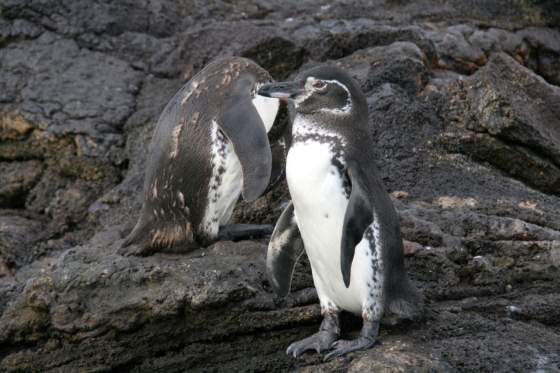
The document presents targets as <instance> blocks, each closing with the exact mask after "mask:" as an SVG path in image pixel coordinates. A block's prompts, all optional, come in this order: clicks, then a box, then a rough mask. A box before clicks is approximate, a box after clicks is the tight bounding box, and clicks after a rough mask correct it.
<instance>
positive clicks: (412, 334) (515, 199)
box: [0, 0, 560, 372]
mask: <svg viewBox="0 0 560 373" xmlns="http://www.w3.org/2000/svg"><path fill="white" fill-rule="evenodd" d="M552 3H553V2H551V1H547V0H544V1H533V2H519V1H510V0H501V1H497V2H480V1H469V2H464V1H455V0H446V1H437V2H435V1H433V0H425V1H422V2H413V1H407V0H389V1H373V2H361V3H358V2H344V1H334V2H331V3H329V4H322V5H320V4H319V5H318V4H316V3H314V2H305V1H298V0H286V1H285V2H282V3H272V2H263V1H260V0H247V1H243V2H234V3H230V2H227V1H221V0H219V1H216V2H211V3H208V2H188V3H181V2H176V1H172V0H154V1H149V2H134V1H130V0H118V1H113V2H103V3H97V2H94V3H91V4H90V3H88V4H85V3H84V2H83V1H81V0H73V1H52V0H45V1H41V2H37V1H30V0H4V1H3V4H2V12H1V15H0V66H1V67H2V75H1V76H0V180H1V181H0V201H2V202H1V204H2V206H10V208H11V209H10V210H7V209H2V210H0V330H1V331H2V332H1V333H0V370H1V371H8V372H12V371H14V372H15V371H61V372H74V371H166V372H179V371H181V372H182V371H185V370H189V371H191V370H192V371H218V370H219V371H293V370H308V371H323V372H334V371H556V370H558V363H559V361H560V360H559V359H560V358H559V352H558V343H557V341H558V340H559V339H560V334H559V330H558V312H557V311H556V310H558V305H559V304H558V289H559V288H560V276H559V270H560V244H559V243H560V213H559V211H560V199H559V193H558V187H559V186H558V180H560V177H559V175H560V174H559V171H558V170H559V169H560V157H559V155H560V133H559V132H558V128H559V127H558V125H557V124H558V123H559V122H560V121H559V115H558V105H557V103H558V102H559V96H558V87H557V85H558V84H559V83H558V82H559V78H558V71H559V70H558V68H557V67H558V66H557V65H558V60H559V59H558V56H559V55H560V46H559V45H558V40H560V38H558V31H557V30H556V29H555V28H554V27H553V26H554V25H556V24H558V21H559V20H560V8H558V7H557V6H556V4H552ZM225 55H242V56H246V57H249V58H253V59H255V60H256V61H257V62H258V63H260V64H262V65H263V66H264V67H265V68H267V69H269V70H270V71H271V72H272V73H273V75H274V76H275V77H276V78H279V79H280V78H282V79H283V78H285V77H288V76H294V75H295V74H296V73H297V72H298V71H300V70H302V69H305V68H307V67H309V66H314V65H316V64H318V63H323V62H327V63H332V64H338V65H340V66H342V67H343V68H344V69H347V70H348V71H349V72H350V73H351V74H352V75H353V76H354V77H356V79H357V80H358V81H359V82H360V83H361V84H362V88H363V89H364V92H365V94H366V97H367V102H368V107H369V110H370V117H369V121H370V131H371V134H372V136H373V137H374V152H375V154H376V163H377V166H378V169H379V174H380V177H381V178H382V180H383V182H384V183H385V185H386V187H387V190H388V191H389V192H390V193H391V195H392V197H393V202H394V205H395V207H396V209H397V212H398V214H399V217H400V219H401V223H402V224H401V226H402V232H403V236H404V237H403V238H404V246H405V251H406V253H407V256H406V258H405V264H406V267H407V269H408V272H409V275H410V278H411V280H412V281H413V282H414V284H415V285H416V286H417V287H418V288H419V289H421V290H422V292H423V294H424V297H425V301H426V302H425V303H426V315H425V320H424V321H417V322H414V323H409V324H405V323H401V324H397V325H386V324H385V323H384V324H383V325H382V328H381V335H380V341H381V343H380V344H378V345H376V346H375V347H374V348H373V349H371V350H368V351H363V352H356V353H352V354H349V355H347V356H346V357H344V358H339V359H335V360H333V361H331V362H327V363H324V362H323V361H322V356H321V355H318V354H306V355H304V356H303V358H302V359H297V360H295V359H291V358H289V357H288V356H287V355H285V352H284V351H285V349H286V347H287V346H288V345H289V344H290V343H291V342H293V341H295V340H298V339H301V338H303V337H305V336H308V335H310V334H311V333H313V332H315V331H316V330H317V328H318V327H319V323H320V320H321V316H320V308H319V305H318V303H319V301H318V297H317V293H316V291H315V289H314V288H313V281H312V275H311V268H310V265H309V261H308V260H307V258H306V257H305V256H303V257H302V258H301V260H300V261H299V262H298V264H297V266H296V269H295V273H294V278H293V282H292V289H291V293H290V295H289V296H288V297H287V298H286V299H279V298H277V297H275V296H274V295H273V294H272V292H271V289H270V285H269V284H268V281H267V279H266V276H265V265H264V255H265V251H266V246H267V242H266V240H259V241H243V242H237V243H232V242H219V243H216V244H215V245H213V246H212V247H209V248H206V249H202V250H197V251H194V252H191V253H189V254H183V253H180V252H174V253H159V254H156V255H153V256H150V257H145V258H136V257H131V258H128V257H127V258H125V257H121V256H119V255H117V254H116V250H117V247H118V246H119V244H120V242H122V239H123V237H124V236H125V235H126V233H127V232H128V230H129V229H130V226H131V224H133V223H134V222H135V220H136V217H137V214H138V212H139V209H140V206H141V193H142V185H143V176H144V175H143V173H144V165H145V159H146V154H147V144H148V143H149V141H150V138H151V133H152V130H153V127H154V124H155V122H156V121H157V118H158V117H159V115H160V112H161V110H162V109H163V107H164V106H165V104H166V103H167V102H168V101H169V99H170V98H171V97H172V96H173V95H174V94H175V92H176V91H177V90H178V89H179V88H180V87H181V86H182V85H183V84H184V83H185V81H186V80H188V79H189V78H190V77H191V76H193V75H194V74H196V73H197V71H198V70H199V69H200V68H202V66H203V65H204V64H206V63H207V62H208V61H210V60H211V59H213V58H215V57H218V56H225ZM288 200H289V193H288V190H287V186H286V184H285V182H283V183H279V184H278V185H277V186H275V187H274V188H272V190H270V191H269V193H267V194H266V195H264V196H262V197H261V198H259V199H258V200H257V201H255V202H253V203H251V204H247V203H243V202H242V203H240V204H239V205H238V207H237V208H236V210H235V213H234V221H236V222H255V223H274V222H275V220H276V219H277V217H278V215H279V214H280V212H281V210H282V208H283V207H284V206H285V203H286V202H287V201H288ZM14 202H15V203H14ZM360 325H361V324H360V319H359V318H356V317H353V316H351V315H347V314H343V316H342V330H343V337H344V338H352V337H356V336H357V335H358V333H359V328H360Z"/></svg>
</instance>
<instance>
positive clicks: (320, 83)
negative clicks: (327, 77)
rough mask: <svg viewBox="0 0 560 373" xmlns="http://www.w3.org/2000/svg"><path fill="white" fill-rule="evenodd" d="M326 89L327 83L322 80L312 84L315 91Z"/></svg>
mask: <svg viewBox="0 0 560 373" xmlns="http://www.w3.org/2000/svg"><path fill="white" fill-rule="evenodd" d="M326 87H327V83H325V82H324V81H322V80H315V81H314V82H313V88H315V89H325V88H326Z"/></svg>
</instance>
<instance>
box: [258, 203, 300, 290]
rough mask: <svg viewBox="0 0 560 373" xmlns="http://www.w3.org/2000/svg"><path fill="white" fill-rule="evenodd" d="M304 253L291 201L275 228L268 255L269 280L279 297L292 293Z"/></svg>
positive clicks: (267, 269)
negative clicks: (294, 279)
mask: <svg viewBox="0 0 560 373" xmlns="http://www.w3.org/2000/svg"><path fill="white" fill-rule="evenodd" d="M303 251H304V246H303V240H302V239H301V234H300V232H299V228H298V226H297V224H296V220H295V216H294V205H293V204H292V202H291V201H290V204H289V205H288V206H287V207H286V209H284V211H283V212H282V215H280V219H278V222H277V223H276V227H274V232H272V237H271V239H270V243H269V244H268V252H267V254H266V273H267V276H268V280H269V282H270V284H271V285H272V289H273V290H274V292H275V293H276V294H278V295H279V296H282V297H284V296H286V295H288V293H289V292H290V286H291V285H292V276H293V274H294V269H295V267H296V263H297V261H298V259H299V258H300V256H301V254H303Z"/></svg>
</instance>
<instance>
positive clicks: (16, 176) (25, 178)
mask: <svg viewBox="0 0 560 373" xmlns="http://www.w3.org/2000/svg"><path fill="white" fill-rule="evenodd" d="M42 172H43V166H42V164H41V162H39V161H25V162H11V163H8V162H0V177H1V178H2V186H0V207H22V206H23V205H24V204H25V197H26V195H27V194H28V193H29V191H30V190H31V188H33V186H34V185H35V184H36V183H37V181H38V180H39V178H40V177H41V173H42Z"/></svg>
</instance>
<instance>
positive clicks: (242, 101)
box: [218, 74, 272, 201]
mask: <svg viewBox="0 0 560 373" xmlns="http://www.w3.org/2000/svg"><path fill="white" fill-rule="evenodd" d="M254 82H255V78H254V77H252V76H251V75H248V74H246V75H243V76H241V77H239V78H238V79H237V80H236V81H235V82H234V83H233V84H232V86H231V87H230V91H229V92H228V94H227V96H226V97H225V100H224V107H223V108H222V115H221V117H220V118H218V124H219V126H220V128H221V129H222V131H223V132H224V133H225V134H226V136H227V137H228V138H229V140H230V141H231V142H232V143H233V148H234V150H235V154H237V157H238V158H239V161H240V162H241V168H242V170H243V190H242V195H243V199H245V200H246V201H253V200H255V199H257V198H258V197H259V196H260V195H261V194H262V193H263V192H264V191H265V189H266V187H267V185H268V181H269V179H270V173H271V168H272V154H271V151H270V144H269V142H268V137H267V134H266V129H265V127H264V124H263V122H262V120H261V117H260V116H259V113H258V112H257V109H256V108H255V107H254V106H253V103H252V101H251V97H252V96H251V89H252V87H253V85H254Z"/></svg>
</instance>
